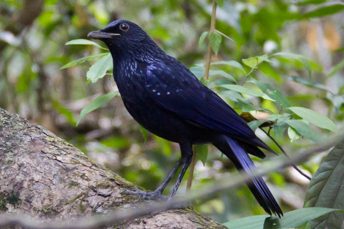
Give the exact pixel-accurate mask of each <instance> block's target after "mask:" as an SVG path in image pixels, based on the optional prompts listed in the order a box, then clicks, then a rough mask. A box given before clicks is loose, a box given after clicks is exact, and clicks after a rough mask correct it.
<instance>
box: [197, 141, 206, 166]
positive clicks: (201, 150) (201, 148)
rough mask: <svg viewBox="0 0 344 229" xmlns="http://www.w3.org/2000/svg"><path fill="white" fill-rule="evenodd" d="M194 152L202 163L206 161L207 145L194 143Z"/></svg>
mask: <svg viewBox="0 0 344 229" xmlns="http://www.w3.org/2000/svg"><path fill="white" fill-rule="evenodd" d="M195 152H196V155H197V158H198V159H199V160H201V162H202V163H203V165H205V163H206V162H207V158H208V145H206V144H204V145H195Z"/></svg>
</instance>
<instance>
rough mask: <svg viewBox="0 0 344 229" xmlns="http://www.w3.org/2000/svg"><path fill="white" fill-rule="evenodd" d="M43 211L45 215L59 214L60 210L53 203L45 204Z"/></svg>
mask: <svg viewBox="0 0 344 229" xmlns="http://www.w3.org/2000/svg"><path fill="white" fill-rule="evenodd" d="M41 212H42V213H43V214H44V215H45V216H56V215H57V214H59V212H58V211H57V210H56V209H55V208H54V207H53V206H52V205H47V206H43V207H42V209H41Z"/></svg>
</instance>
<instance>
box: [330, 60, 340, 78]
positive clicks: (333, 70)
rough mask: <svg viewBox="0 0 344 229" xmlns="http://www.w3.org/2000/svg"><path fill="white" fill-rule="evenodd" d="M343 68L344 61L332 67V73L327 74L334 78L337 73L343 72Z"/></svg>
mask: <svg viewBox="0 0 344 229" xmlns="http://www.w3.org/2000/svg"><path fill="white" fill-rule="evenodd" d="M343 68H344V59H342V60H341V61H340V62H339V63H338V64H336V65H335V66H334V67H332V68H331V69H330V71H329V72H328V73H327V76H328V77H332V76H334V75H335V74H337V72H339V71H340V70H342V69H343Z"/></svg>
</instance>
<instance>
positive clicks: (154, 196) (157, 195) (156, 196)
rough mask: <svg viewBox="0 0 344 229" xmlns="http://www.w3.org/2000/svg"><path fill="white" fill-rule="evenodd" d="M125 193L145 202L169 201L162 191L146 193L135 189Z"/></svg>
mask: <svg viewBox="0 0 344 229" xmlns="http://www.w3.org/2000/svg"><path fill="white" fill-rule="evenodd" d="M124 193H125V194H129V195H136V196H139V197H140V198H141V199H144V200H167V199H168V197H166V196H164V195H162V193H161V191H159V190H157V191H153V192H145V191H141V190H139V189H135V190H126V191H125V192H124Z"/></svg>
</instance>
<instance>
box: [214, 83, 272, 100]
mask: <svg viewBox="0 0 344 229" xmlns="http://www.w3.org/2000/svg"><path fill="white" fill-rule="evenodd" d="M220 87H222V88H226V89H229V90H232V91H236V92H240V93H242V94H246V95H251V96H255V97H261V98H264V99H267V100H271V101H274V100H273V99H272V98H270V97H269V96H267V95H266V94H264V93H263V92H262V91H261V90H260V89H259V88H247V87H244V86H241V85H236V84H222V85H220Z"/></svg>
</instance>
